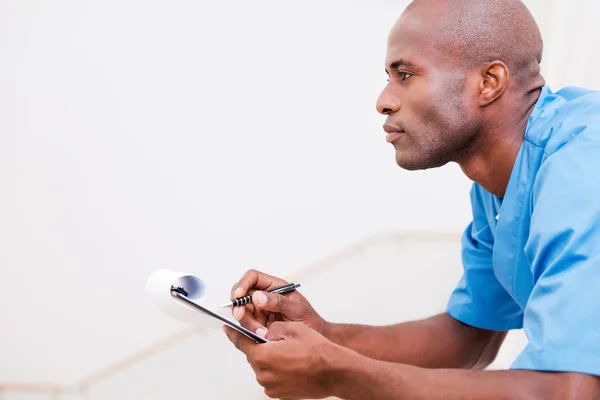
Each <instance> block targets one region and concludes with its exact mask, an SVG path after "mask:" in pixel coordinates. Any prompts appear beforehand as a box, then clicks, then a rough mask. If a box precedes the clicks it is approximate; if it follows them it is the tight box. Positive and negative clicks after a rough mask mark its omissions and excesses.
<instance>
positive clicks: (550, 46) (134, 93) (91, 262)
mask: <svg viewBox="0 0 600 400" xmlns="http://www.w3.org/2000/svg"><path fill="white" fill-rule="evenodd" d="M406 4H407V2H406V1H397V2H396V1H367V0H352V1H348V0H345V1H343V0H330V1H327V2H323V1H317V0H308V1H303V2H289V1H281V0H264V1H258V2H246V1H230V2H194V1H189V0H174V1H170V2H159V1H139V0H137V1H136V0H118V1H117V0H106V1H91V0H56V1H52V2H46V1H41V0H38V1H34V0H29V1H12V0H4V1H1V2H0V60H2V62H0V187H1V188H2V195H1V196H0V282H2V290H0V318H1V320H2V328H1V330H0V337H1V338H2V340H1V341H0V360H3V361H2V362H1V363H0V382H3V381H27V382H28V381H39V382H57V383H68V382H72V381H75V380H77V379H78V378H80V377H81V376H84V375H86V374H88V373H91V372H93V371H95V370H97V369H99V368H101V367H103V366H105V365H107V364H109V363H111V362H113V361H115V360H117V359H119V358H120V357H122V356H123V355H125V354H128V353H129V352H131V351H134V350H135V349H139V348H141V347H143V346H145V345H147V344H149V343H151V342H153V341H155V340H156V339H157V338H160V337H163V336H165V335H167V334H168V333H171V332H174V331H176V330H177V329H180V328H181V325H179V324H177V323H174V322H172V321H169V320H166V319H163V318H161V316H159V315H158V314H157V312H156V310H154V309H153V308H152V307H151V306H150V305H149V304H148V302H147V299H146V297H145V294H144V293H143V286H144V280H145V278H146V276H147V275H148V274H149V273H150V272H152V271H154V270H155V269H158V268H165V267H166V268H174V269H180V270H188V271H195V272H197V273H199V274H204V275H206V276H208V277H210V278H211V279H218V280H220V281H222V282H224V283H227V285H229V284H230V282H233V281H234V279H236V278H237V277H238V276H239V274H241V273H242V272H243V271H244V270H246V269H248V268H251V267H254V268H260V269H264V270H267V271H271V272H274V273H277V274H279V275H286V274H288V273H291V272H292V271H294V270H296V269H297V268H299V267H301V266H303V265H307V264H310V263H311V262H313V261H314V260H315V259H317V258H319V257H321V256H324V255H326V254H329V253H330V252H332V251H334V250H335V249H338V248H340V247H343V246H344V245H346V244H348V243H350V242H352V241H354V240H357V239H359V238H362V237H365V236H368V235H370V234H372V233H376V232H380V231H382V230H386V229H420V230H447V231H455V232H458V231H460V230H462V229H463V227H464V226H465V224H466V223H467V222H468V219H469V205H468V188H469V182H468V181H467V180H466V179H465V178H464V177H463V176H462V175H461V173H460V171H459V170H458V168H456V167H455V166H448V167H445V168H443V169H438V170H432V171H427V172H413V173H409V172H406V171H402V170H400V169H398V168H397V167H396V166H395V163H394V157H393V151H392V148H391V147H390V146H389V145H386V143H385V142H384V134H383V133H382V131H381V129H380V125H381V123H382V122H383V120H382V118H381V117H380V116H378V115H377V114H376V112H375V108H374V105H375V100H376V97H377V95H378V93H379V90H380V89H381V88H382V87H383V85H384V84H385V74H384V72H383V58H384V55H385V39H386V36H387V33H388V30H389V27H390V26H391V24H392V23H393V21H394V20H395V19H396V17H397V15H398V14H399V13H400V11H401V10H402V9H403V8H404V6H405V5H406ZM527 4H529V5H530V6H531V7H532V11H533V12H534V14H535V15H536V16H537V17H538V19H539V20H540V25H541V26H542V29H543V31H544V34H545V35H546V37H547V40H546V48H547V52H546V58H545V61H544V69H545V72H546V76H547V77H548V81H549V82H550V83H551V84H553V86H554V83H556V85H563V84H567V83H575V84H582V85H587V86H592V87H596V88H599V87H600V81H599V79H600V78H598V76H597V75H595V74H594V71H593V69H592V68H593V66H594V62H595V61H597V60H596V59H595V58H594V57H596V58H597V57H598V56H597V55H596V54H595V53H596V52H595V49H597V48H598V44H599V43H598V40H599V39H598V38H599V37H600V35H598V29H599V28H598V27H597V24H595V21H596V20H597V18H596V16H597V15H598V11H599V10H598V3H597V2H592V1H589V2H588V1H585V2H584V1H581V2H579V3H578V2H577V1H575V2H573V1H569V2H567V1H566V0H565V1H559V0H555V1H551V2H549V1H541V0H536V1H534V0H531V1H527ZM406 274H407V276H410V271H407V272H406ZM440 279H441V278H440ZM444 283H445V282H444ZM23 292H25V296H23ZM427 310H428V307H424V308H423V309H419V310H418V312H417V313H419V314H420V313H426V312H427Z"/></svg>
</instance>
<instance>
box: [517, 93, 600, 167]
mask: <svg viewBox="0 0 600 400" xmlns="http://www.w3.org/2000/svg"><path fill="white" fill-rule="evenodd" d="M539 106H540V107H541V108H542V110H541V112H540V116H539V117H538V120H537V121H535V122H534V123H533V124H532V125H531V126H530V128H529V129H528V132H527V134H526V137H525V139H526V140H527V141H529V142H531V143H532V144H534V145H536V146H538V147H541V148H543V150H544V153H545V154H546V156H550V155H552V154H554V153H555V152H557V151H559V150H561V149H562V148H564V147H565V146H570V145H573V144H580V145H582V144H583V145H585V144H589V143H600V91H596V90H590V89H585V88H581V87H575V86H569V87H565V88H563V89H561V90H559V91H557V92H556V93H551V92H550V93H549V94H548V95H547V96H546V97H545V98H544V99H543V103H542V104H540V105H539Z"/></svg>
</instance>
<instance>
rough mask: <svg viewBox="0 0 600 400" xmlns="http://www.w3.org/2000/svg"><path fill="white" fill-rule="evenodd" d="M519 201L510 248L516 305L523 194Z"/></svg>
mask: <svg viewBox="0 0 600 400" xmlns="http://www.w3.org/2000/svg"><path fill="white" fill-rule="evenodd" d="M538 147H539V146H538ZM519 201H520V202H521V204H519V208H518V209H519V228H518V229H517V231H516V232H515V233H514V243H515V244H514V246H513V248H512V259H513V268H512V277H511V281H512V289H513V292H514V293H515V295H514V296H511V297H513V300H514V301H515V303H517V304H519V303H518V302H517V297H519V296H518V292H517V279H516V276H517V274H516V270H517V267H518V265H517V246H518V242H519V237H520V233H521V227H522V225H523V218H522V215H523V207H524V204H525V195H524V193H523V194H522V195H521V198H520V199H519ZM520 306H521V305H520V304H519V307H520Z"/></svg>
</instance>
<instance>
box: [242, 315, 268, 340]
mask: <svg viewBox="0 0 600 400" xmlns="http://www.w3.org/2000/svg"><path fill="white" fill-rule="evenodd" d="M239 321H240V325H242V326H243V327H244V328H246V329H249V330H251V331H252V332H256V333H257V334H259V335H261V334H260V333H258V332H257V331H258V330H259V329H261V330H262V331H263V332H264V333H266V332H267V328H266V326H265V325H263V324H262V323H261V322H260V321H258V319H256V317H255V316H254V315H252V314H251V313H249V312H246V313H245V314H244V316H243V317H242V319H240V320H239ZM261 336H263V337H264V335H261Z"/></svg>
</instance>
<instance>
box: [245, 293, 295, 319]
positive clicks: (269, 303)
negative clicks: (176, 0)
mask: <svg viewBox="0 0 600 400" xmlns="http://www.w3.org/2000/svg"><path fill="white" fill-rule="evenodd" d="M252 304H254V305H255V306H256V307H258V308H260V309H262V310H266V311H273V312H278V313H281V314H284V315H287V316H291V315H297V314H299V313H300V311H301V310H300V308H301V307H302V306H303V305H302V303H300V302H299V301H297V300H296V301H295V300H292V299H290V298H289V297H286V296H283V295H280V294H276V293H269V292H261V291H256V292H254V293H253V294H252Z"/></svg>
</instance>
